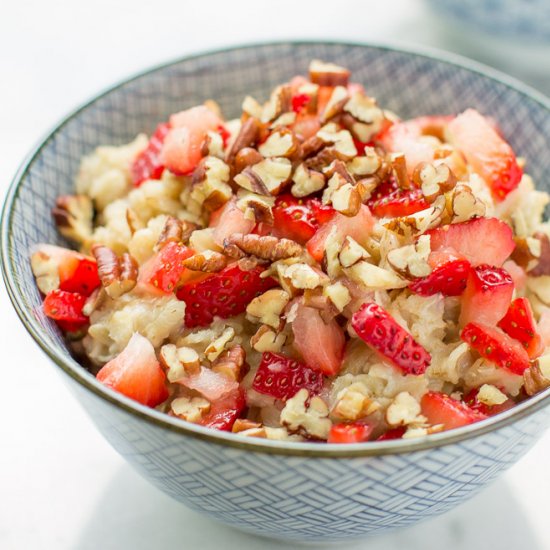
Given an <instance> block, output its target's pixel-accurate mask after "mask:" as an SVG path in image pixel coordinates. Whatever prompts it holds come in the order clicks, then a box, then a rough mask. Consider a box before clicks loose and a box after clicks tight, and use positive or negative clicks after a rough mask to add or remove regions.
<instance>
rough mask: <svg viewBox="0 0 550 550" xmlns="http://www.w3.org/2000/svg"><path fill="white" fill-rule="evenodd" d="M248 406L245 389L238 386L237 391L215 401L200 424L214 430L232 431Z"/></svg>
mask: <svg viewBox="0 0 550 550" xmlns="http://www.w3.org/2000/svg"><path fill="white" fill-rule="evenodd" d="M245 407H246V399H245V396H244V391H243V389H242V388H241V387H238V388H237V389H236V390H235V391H231V392H229V393H226V394H225V395H224V396H223V397H221V398H220V399H218V400H216V401H214V402H213V403H212V404H211V406H210V411H209V412H208V413H207V414H206V415H205V416H204V417H203V418H202V419H201V421H200V422H199V424H201V425H202V426H206V427H207V428H213V429H214V430H220V431H222V432H230V431H231V428H233V424H235V420H237V418H239V416H240V415H241V413H242V412H243V411H244V409H245Z"/></svg>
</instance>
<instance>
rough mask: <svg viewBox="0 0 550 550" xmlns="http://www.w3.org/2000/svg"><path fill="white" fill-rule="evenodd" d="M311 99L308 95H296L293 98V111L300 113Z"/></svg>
mask: <svg viewBox="0 0 550 550" xmlns="http://www.w3.org/2000/svg"><path fill="white" fill-rule="evenodd" d="M310 100H311V98H310V96H309V95H308V94H295V95H293V96H292V110H293V111H294V112H295V113H300V112H301V111H303V110H304V109H305V107H306V106H307V104H308V103H309V102H310Z"/></svg>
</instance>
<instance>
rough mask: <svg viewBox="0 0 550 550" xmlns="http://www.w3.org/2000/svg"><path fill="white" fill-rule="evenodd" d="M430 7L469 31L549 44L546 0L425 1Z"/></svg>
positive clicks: (466, 33) (549, 17)
mask: <svg viewBox="0 0 550 550" xmlns="http://www.w3.org/2000/svg"><path fill="white" fill-rule="evenodd" d="M429 3H430V4H431V6H432V8H433V9H434V10H435V11H436V12H438V13H440V14H441V15H444V16H445V17H448V18H450V19H453V20H455V21H456V22H458V23H460V26H461V30H462V31H463V32H464V36H465V37H468V36H469V35H470V31H471V30H475V31H481V32H484V33H489V34H492V35H497V36H500V37H502V38H504V39H506V40H510V39H515V40H518V41H520V40H521V41H528V42H532V43H547V44H550V2H549V1H548V0H429Z"/></svg>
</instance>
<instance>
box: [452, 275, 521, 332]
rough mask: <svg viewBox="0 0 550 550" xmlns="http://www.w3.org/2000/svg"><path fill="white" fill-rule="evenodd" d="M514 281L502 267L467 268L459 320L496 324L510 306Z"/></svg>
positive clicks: (460, 321)
mask: <svg viewBox="0 0 550 550" xmlns="http://www.w3.org/2000/svg"><path fill="white" fill-rule="evenodd" d="M513 293H514V281H513V280H512V277H510V275H509V273H508V272H507V271H505V270H504V269H502V268H501V267H491V266H489V265H478V266H476V267H474V268H472V269H471V270H470V273H469V275H468V283H467V285H466V290H465V291H464V294H463V295H462V302H461V310H460V318H459V323H460V326H462V327H463V326H464V325H467V324H468V323H470V322H473V321H475V322H476V323H482V324H486V325H496V324H497V323H498V322H499V321H500V320H501V319H502V317H504V314H505V313H506V311H507V310H508V307H509V306H510V302H511V301H512V295H513Z"/></svg>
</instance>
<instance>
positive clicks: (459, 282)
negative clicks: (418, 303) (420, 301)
mask: <svg viewBox="0 0 550 550" xmlns="http://www.w3.org/2000/svg"><path fill="white" fill-rule="evenodd" d="M469 271H470V263H469V262H468V261H467V260H464V259H458V258H456V257H455V258H453V257H451V259H449V260H448V261H446V262H444V263H442V264H441V265H439V266H437V267H436V268H435V269H434V270H433V271H432V272H431V273H430V275H428V276H427V277H424V278H423V279H418V280H416V281H413V282H412V283H411V284H410V285H409V288H410V290H411V291H412V292H415V293H416V294H420V295H421V296H432V295H433V294H437V293H438V292H440V293H441V294H443V296H460V295H461V294H462V293H463V292H464V289H465V288H466V281H467V279H468V273H469Z"/></svg>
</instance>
